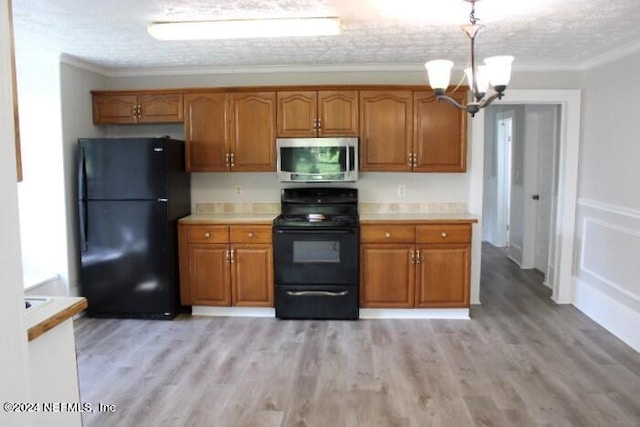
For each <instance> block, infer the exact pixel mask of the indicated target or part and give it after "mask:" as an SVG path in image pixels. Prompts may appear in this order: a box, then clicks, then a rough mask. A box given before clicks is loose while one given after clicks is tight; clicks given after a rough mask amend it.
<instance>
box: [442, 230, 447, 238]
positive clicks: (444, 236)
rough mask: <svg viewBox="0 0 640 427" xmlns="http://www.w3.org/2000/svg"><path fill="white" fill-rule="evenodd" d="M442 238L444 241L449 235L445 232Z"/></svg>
mask: <svg viewBox="0 0 640 427" xmlns="http://www.w3.org/2000/svg"><path fill="white" fill-rule="evenodd" d="M441 236H442V238H443V239H444V238H446V237H447V236H448V234H447V233H445V232H444V231H443V232H442V234H441Z"/></svg>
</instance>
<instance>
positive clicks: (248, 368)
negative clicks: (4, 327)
mask: <svg viewBox="0 0 640 427" xmlns="http://www.w3.org/2000/svg"><path fill="white" fill-rule="evenodd" d="M541 280H542V276H541V275H540V274H539V273H536V272H535V271H521V270H519V269H518V268H517V267H515V265H514V264H513V263H511V262H510V261H508V260H507V259H506V258H505V257H504V256H503V255H502V253H501V252H500V251H499V250H497V249H495V248H493V247H491V246H487V245H485V246H484V247H483V258H482V285H481V299H482V301H483V305H482V306H478V307H473V308H472V310H471V315H472V320H360V321H357V322H337V321H280V320H276V319H251V318H208V317H193V318H191V317H182V318H179V319H177V320H175V321H171V322H167V321H141V320H104V319H86V318H83V319H80V320H78V321H76V340H77V349H78V369H79V374H80V394H81V398H82V401H83V402H90V403H93V404H94V406H95V405H97V403H106V404H113V405H116V412H115V413H112V414H107V413H94V414H90V415H86V416H85V417H84V425H85V427H91V426H109V427H112V426H127V427H128V426H153V427H155V426H215V427H219V426H221V427H226V426H256V427H269V426H286V427H289V426H310V427H324V426H327V427H339V426H367V427H369V426H384V427H387V426H416V427H417V426H420V427H423V426H452V427H464V426H474V425H476V426H518V427H523V426H554V427H563V426H580V427H585V426H598V427H600V426H607V427H609V426H639V425H640V354H638V353H637V352H635V351H633V350H632V349H631V348H629V347H628V346H626V345H625V344H623V343H622V342H621V341H619V340H618V339H616V338H615V337H613V336H612V335H611V334H609V333H608V332H606V331H605V330H604V329H602V328H601V327H599V326H598V325H596V324H595V323H594V322H592V321H591V320H589V319H588V318H587V317H585V316H584V315H583V314H582V313H580V312H579V311H578V310H577V309H575V308H573V307H571V306H557V305H555V304H554V303H553V302H552V301H551V300H550V299H549V295H550V292H549V290H548V289H547V288H545V287H544V286H542V285H541Z"/></svg>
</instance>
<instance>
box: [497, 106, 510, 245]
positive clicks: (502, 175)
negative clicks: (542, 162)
mask: <svg viewBox="0 0 640 427" xmlns="http://www.w3.org/2000/svg"><path fill="white" fill-rule="evenodd" d="M512 132H513V117H512V113H511V114H510V115H509V117H504V118H502V119H500V120H498V140H497V143H498V150H497V151H498V171H499V173H498V176H499V180H498V230H497V231H498V232H497V238H496V241H497V242H498V244H497V245H496V246H509V218H510V217H511V141H512V139H513V134H512Z"/></svg>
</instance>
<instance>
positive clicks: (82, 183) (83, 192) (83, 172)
mask: <svg viewBox="0 0 640 427" xmlns="http://www.w3.org/2000/svg"><path fill="white" fill-rule="evenodd" d="M86 198H87V166H86V164H85V158H84V148H83V147H80V152H79V153H78V199H82V200H85V199H86Z"/></svg>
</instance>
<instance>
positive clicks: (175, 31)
mask: <svg viewBox="0 0 640 427" xmlns="http://www.w3.org/2000/svg"><path fill="white" fill-rule="evenodd" d="M147 31H148V32H149V34H151V35H152V36H153V37H155V38H156V39H159V40H211V39H245V38H259V37H299V36H332V35H337V34H340V18H336V17H328V18H293V19H287V18H281V19H234V20H227V21H194V22H152V23H151V24H149V25H148V26H147Z"/></svg>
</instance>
